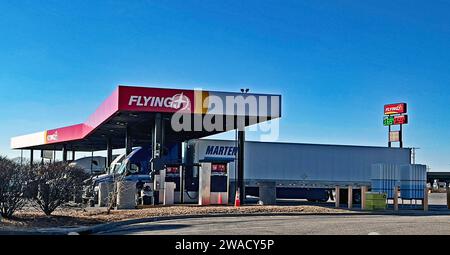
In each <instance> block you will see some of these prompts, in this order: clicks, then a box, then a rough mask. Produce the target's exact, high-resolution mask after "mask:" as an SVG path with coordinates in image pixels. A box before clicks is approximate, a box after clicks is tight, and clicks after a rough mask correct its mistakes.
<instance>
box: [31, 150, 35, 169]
mask: <svg viewBox="0 0 450 255" xmlns="http://www.w3.org/2000/svg"><path fill="white" fill-rule="evenodd" d="M33 161H34V150H33V149H31V150H30V165H31V166H33Z"/></svg>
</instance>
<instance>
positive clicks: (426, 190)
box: [423, 188, 428, 212]
mask: <svg viewBox="0 0 450 255" xmlns="http://www.w3.org/2000/svg"><path fill="white" fill-rule="evenodd" d="M423 210H424V211H425V212H427V211H428V188H425V189H424V194H423Z"/></svg>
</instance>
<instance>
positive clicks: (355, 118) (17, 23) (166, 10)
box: [0, 0, 450, 171]
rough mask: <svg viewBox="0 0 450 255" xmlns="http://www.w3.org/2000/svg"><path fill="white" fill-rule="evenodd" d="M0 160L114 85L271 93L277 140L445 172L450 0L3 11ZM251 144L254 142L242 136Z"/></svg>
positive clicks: (6, 1) (76, 118) (70, 5)
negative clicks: (391, 142)
mask: <svg viewBox="0 0 450 255" xmlns="http://www.w3.org/2000/svg"><path fill="white" fill-rule="evenodd" d="M0 10H2V14H1V15H0V35H1V39H0V99H1V100H0V114H1V116H2V121H1V124H2V125H0V154H3V155H8V156H10V157H15V156H17V155H18V154H19V153H18V152H13V151H10V150H9V139H10V137H12V136H16V135H21V134H26V133H30V132H35V131H41V130H45V129H50V128H54V127H59V126H66V125H69V124H76V123H79V122H82V121H84V120H85V119H86V117H87V116H88V115H89V114H90V113H92V112H93V111H94V109H95V108H96V107H97V106H98V104H99V103H100V102H101V101H102V100H103V99H104V98H105V97H106V96H107V95H108V94H109V93H110V92H111V91H112V90H113V89H114V88H115V87H116V85H117V84H129V85H148V86H162V87H177V88H199V87H201V88H203V89H210V90H225V91H238V90H239V89H240V88H241V87H249V88H251V89H252V91H253V92H269V93H281V94H282V95H283V100H284V103H283V106H284V108H283V110H284V111H283V114H284V117H283V119H282V120H281V136H280V140H281V141H289V142H307V143H332V144H357V145H378V146H385V145H386V140H387V130H386V128H384V127H383V125H382V115H383V104H385V103H394V102H400V101H406V102H408V103H409V111H410V114H409V115H410V124H409V125H408V126H407V127H406V128H405V146H408V147H413V146H415V147H420V148H421V149H420V150H419V151H418V161H419V162H420V163H426V164H428V165H430V167H431V169H432V171H450V159H449V156H450V146H449V142H450V132H449V131H450V114H449V113H448V111H449V109H450V107H449V106H450V86H449V85H450V51H449V49H450V46H449V45H450V16H449V15H448V13H449V11H450V1H442V0H435V1H432V2H430V1H406V0H398V1H380V0H378V1H370V0H369V1H350V0H349V1H345V0H341V1H262V0H259V1H175V0H173V1H31V0H29V1H12V0H2V1H1V2H0ZM250 138H252V137H251V136H250Z"/></svg>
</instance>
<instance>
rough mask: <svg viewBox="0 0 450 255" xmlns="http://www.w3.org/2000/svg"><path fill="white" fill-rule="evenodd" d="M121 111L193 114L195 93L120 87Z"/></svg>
mask: <svg viewBox="0 0 450 255" xmlns="http://www.w3.org/2000/svg"><path fill="white" fill-rule="evenodd" d="M119 97H120V98H119V109H120V110H123V111H140V112H169V113H175V112H178V111H182V112H192V110H193V108H194V107H193V105H194V91H190V90H177V89H158V88H140V87H120V93H119Z"/></svg>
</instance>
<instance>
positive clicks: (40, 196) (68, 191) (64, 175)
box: [32, 162, 88, 215]
mask: <svg viewBox="0 0 450 255" xmlns="http://www.w3.org/2000/svg"><path fill="white" fill-rule="evenodd" d="M34 172H35V176H36V177H35V181H34V185H32V186H33V187H35V189H36V190H35V192H32V193H33V194H34V200H35V201H36V203H37V204H38V206H39V208H40V209H41V210H42V211H43V212H44V213H45V214H46V215H51V214H52V213H53V211H55V210H56V209H57V208H58V207H60V206H61V205H63V204H65V203H67V202H69V201H70V199H71V198H73V196H74V195H75V194H76V193H77V192H80V191H81V189H82V187H83V181H84V180H85V179H87V178H88V175H87V174H86V173H84V171H83V170H82V169H79V168H74V167H70V166H68V165H67V164H65V163H61V162H57V163H47V164H43V165H40V166H38V167H36V168H34Z"/></svg>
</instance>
